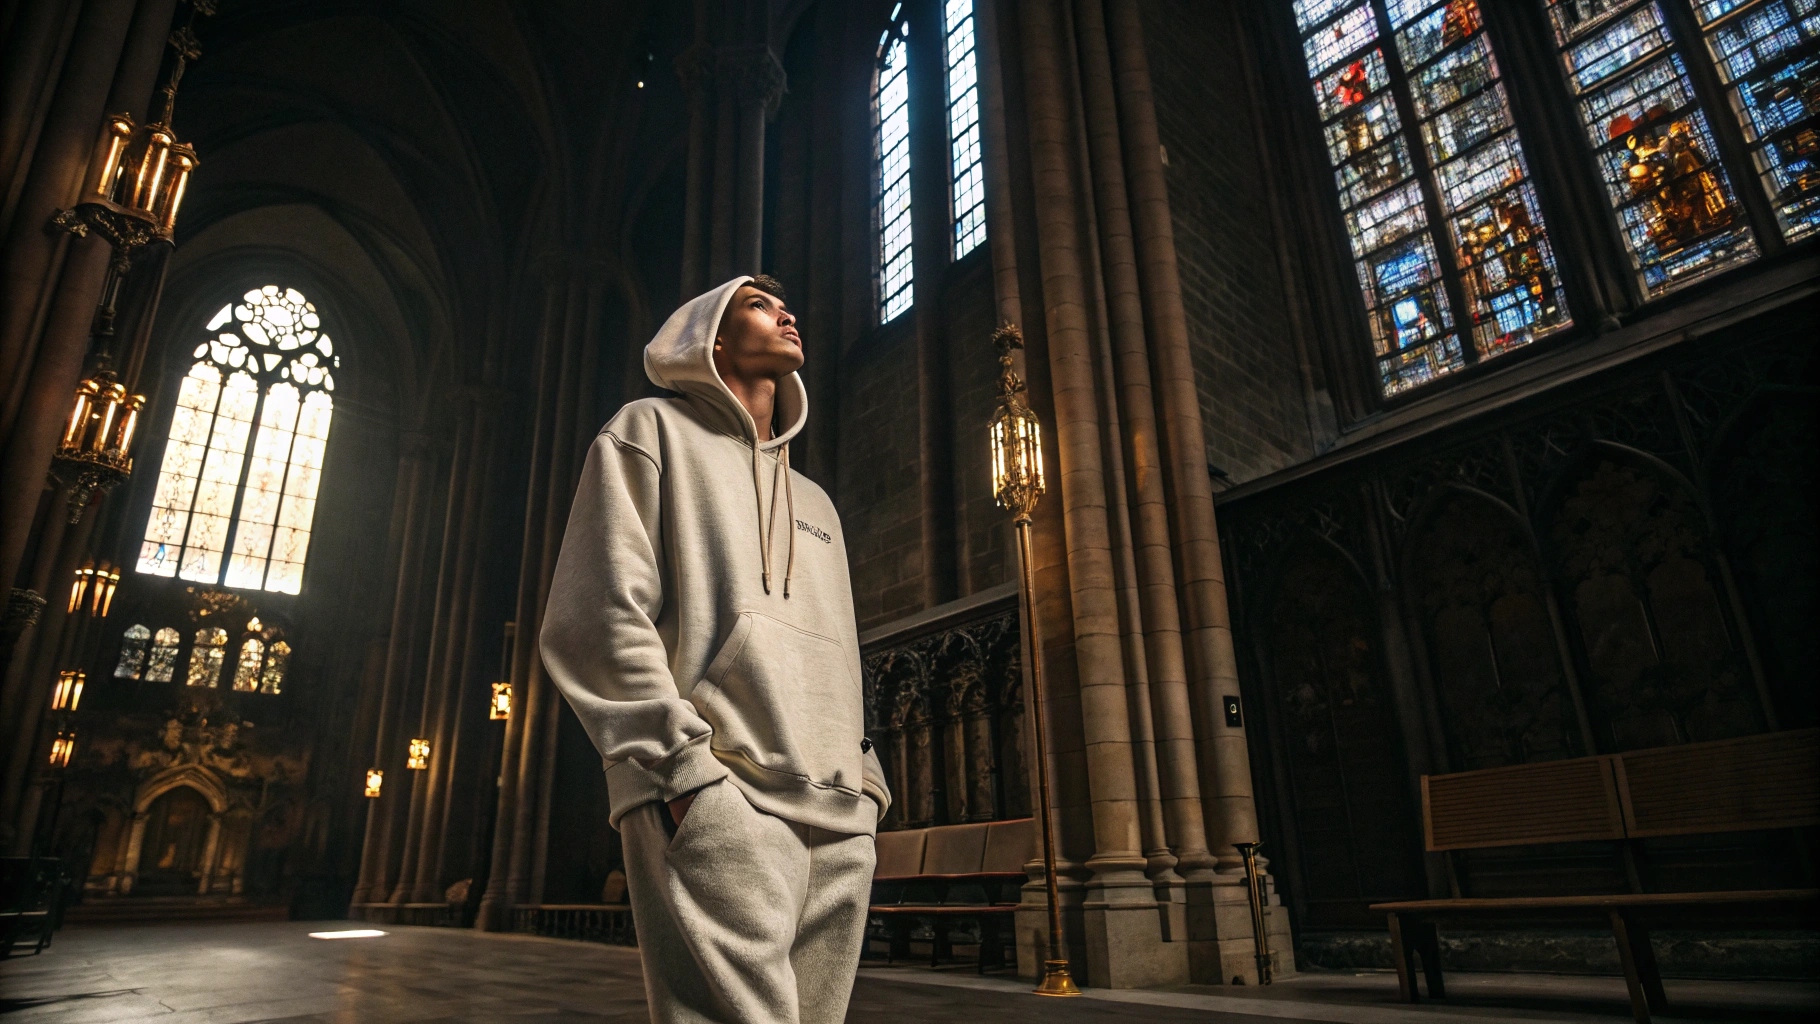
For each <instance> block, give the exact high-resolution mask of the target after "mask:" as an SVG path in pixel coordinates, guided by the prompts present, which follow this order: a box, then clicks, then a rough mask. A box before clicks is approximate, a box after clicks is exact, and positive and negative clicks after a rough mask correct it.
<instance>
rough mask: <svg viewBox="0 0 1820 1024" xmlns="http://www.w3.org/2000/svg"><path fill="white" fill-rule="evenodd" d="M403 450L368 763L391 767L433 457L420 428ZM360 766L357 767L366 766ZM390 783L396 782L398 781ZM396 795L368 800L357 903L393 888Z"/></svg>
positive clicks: (406, 439) (375, 899) (407, 438)
mask: <svg viewBox="0 0 1820 1024" xmlns="http://www.w3.org/2000/svg"><path fill="white" fill-rule="evenodd" d="M401 448H402V449H403V452H402V455H401V457H400V460H399V471H398V483H397V485H396V488H395V491H394V493H395V497H394V499H393V503H392V509H393V512H392V514H393V517H394V521H395V522H397V523H399V524H400V525H399V527H398V530H397V536H398V538H399V542H398V547H397V551H396V554H395V556H394V557H395V559H396V562H397V566H398V568H397V572H396V583H395V587H394V590H393V594H392V623H391V630H390V635H389V636H388V637H387V639H386V655H385V669H384V674H383V676H382V682H381V687H380V698H379V714H378V716H377V723H376V725H375V727H374V730H373V760H372V762H371V763H370V767H376V768H379V769H381V770H385V771H387V777H388V778H391V777H392V773H391V771H390V769H389V766H390V765H392V764H393V762H394V756H395V751H393V750H392V749H391V746H392V737H393V734H394V733H395V732H396V731H397V723H398V722H399V721H400V720H401V719H402V717H403V715H404V707H403V706H402V705H403V702H404V686H405V666H406V664H407V662H408V661H409V654H408V646H409V639H408V637H409V634H410V631H411V615H412V612H413V609H414V601H413V600H412V596H413V595H414V594H415V592H416V585H417V579H416V577H417V571H418V570H417V561H418V559H417V555H418V535H419V533H420V532H421V529H422V518H423V514H424V509H423V508H422V505H424V504H426V503H427V498H426V491H427V489H428V487H427V481H426V476H427V475H428V466H427V465H426V463H427V462H428V458H429V451H428V449H429V445H428V439H427V438H425V437H423V436H422V435H421V434H406V435H405V436H404V438H403V439H402V444H401ZM364 767H366V766H361V767H360V768H357V770H361V771H364ZM398 781H401V780H394V781H393V782H392V783H391V785H393V786H394V787H395V786H396V785H397V782H398ZM396 799H397V794H396V792H395V791H394V792H389V793H388V792H387V790H386V788H385V787H384V786H381V788H380V796H379V797H378V798H377V799H368V800H367V802H366V803H367V814H366V831H365V836H364V838H363V839H362V841H361V850H360V874H359V878H358V881H356V882H355V884H354V896H353V900H352V902H353V903H355V904H362V903H374V902H380V901H382V900H383V899H384V898H385V894H386V893H387V892H389V891H390V889H389V885H388V875H387V867H388V865H387V864H386V856H385V842H384V840H385V832H386V827H387V823H388V821H389V818H390V814H389V812H390V809H391V808H390V804H391V802H392V801H395V800H396Z"/></svg>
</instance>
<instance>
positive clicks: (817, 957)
mask: <svg viewBox="0 0 1820 1024" xmlns="http://www.w3.org/2000/svg"><path fill="white" fill-rule="evenodd" d="M619 831H620V837H621V839H622V841H623V845H624V849H625V855H626V882H627V888H628V889H629V891H630V894H631V898H632V918H633V921H634V922H635V923H636V925H637V928H638V947H639V954H640V956H641V957H643V959H644V968H645V997H646V999H647V1000H648V1001H649V1002H650V1006H651V1020H652V1021H653V1022H654V1024H707V1022H712V1024H836V1022H839V1021H841V1020H844V1019H845V1018H846V1015H847V999H848V997H849V996H850V995H852V993H853V978H854V974H855V972H856V971H857V970H858V968H859V954H860V943H861V940H862V938H863V936H864V932H865V927H866V906H867V901H868V897H869V896H870V891H871V885H872V867H873V862H874V859H875V853H874V850H873V845H872V837H871V836H866V835H847V834H845V833H840V832H829V831H826V830H824V829H819V828H815V827H813V826H810V825H802V824H799V823H797V822H793V821H787V820H785V819H783V818H779V817H776V816H775V815H771V814H766V813H765V812H763V811H760V810H758V809H757V808H755V807H753V806H752V805H751V803H749V802H748V801H747V800H746V797H745V794H743V793H741V792H740V791H739V788H738V787H737V786H735V785H734V784H733V783H732V782H730V781H727V780H725V779H723V780H721V781H719V782H715V783H713V784H711V785H709V786H707V787H706V788H704V789H702V790H700V791H699V792H698V793H697V794H696V797H695V803H694V805H693V806H691V807H690V809H689V812H688V813H687V814H685V815H684V816H683V820H682V824H681V825H679V826H677V827H676V829H675V834H674V835H671V829H670V817H669V811H668V810H667V809H666V808H665V807H664V805H663V804H660V803H648V804H644V805H642V806H639V807H634V808H633V809H632V810H630V811H628V812H626V815H625V817H623V818H621V819H620V823H619Z"/></svg>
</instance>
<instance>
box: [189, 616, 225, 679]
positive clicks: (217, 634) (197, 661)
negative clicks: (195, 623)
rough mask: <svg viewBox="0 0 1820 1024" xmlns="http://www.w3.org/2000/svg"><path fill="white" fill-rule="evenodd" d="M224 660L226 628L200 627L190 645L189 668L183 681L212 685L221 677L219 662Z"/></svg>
mask: <svg viewBox="0 0 1820 1024" xmlns="http://www.w3.org/2000/svg"><path fill="white" fill-rule="evenodd" d="M226 660H227V630H225V629H222V628H221V627H220V626H204V627H202V628H201V629H199V630H197V631H196V642H195V644H194V645H193V646H191V647H190V668H189V672H188V673H187V674H186V675H185V677H184V682H185V683H186V684H188V685H190V686H214V685H215V683H216V682H217V681H218V680H219V679H220V678H221V663H222V662H223V661H226Z"/></svg>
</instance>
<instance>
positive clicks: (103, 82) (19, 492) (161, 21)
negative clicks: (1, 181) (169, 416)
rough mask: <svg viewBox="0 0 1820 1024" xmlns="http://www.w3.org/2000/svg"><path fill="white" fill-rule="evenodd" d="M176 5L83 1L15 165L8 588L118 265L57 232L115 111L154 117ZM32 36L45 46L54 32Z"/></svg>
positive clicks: (2, 272)
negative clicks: (150, 104)
mask: <svg viewBox="0 0 1820 1024" xmlns="http://www.w3.org/2000/svg"><path fill="white" fill-rule="evenodd" d="M53 6H54V5H53ZM174 8H175V0H90V2H89V3H86V4H84V5H83V8H82V14H81V16H80V18H79V19H78V21H77V22H76V25H75V30H74V35H73V36H72V37H71V42H70V45H69V49H68V56H67V59H66V60H65V61H64V63H63V68H62V75H61V76H60V77H59V79H58V80H57V84H56V87H55V92H54V93H53V94H52V95H51V99H50V103H49V106H48V108H47V109H46V110H45V113H44V120H43V126H42V128H41V130H40V133H39V136H38V140H37V144H36V145H35V146H34V147H32V148H31V152H30V154H29V159H28V158H27V156H26V154H25V152H24V146H23V144H21V146H20V150H19V154H20V155H19V156H18V157H15V158H14V159H15V161H16V163H15V166H14V169H13V172H12V173H13V178H14V179H15V180H16V181H18V183H19V191H18V193H17V194H18V196H19V198H18V201H17V205H16V206H15V207H14V208H13V209H12V211H11V217H10V219H9V220H8V221H7V222H6V223H5V235H4V239H3V240H0V580H3V581H8V582H9V583H10V581H12V580H13V579H14V577H15V576H16V574H17V573H18V570H19V565H20V562H21V560H22V558H23V557H24V552H25V545H26V542H27V539H28V538H29V537H30V535H31V532H32V521H33V518H34V516H35V514H36V512H37V509H38V506H39V497H40V495H41V494H42V492H43V490H44V486H45V474H46V472H47V471H48V470H49V468H50V460H51V453H52V452H53V451H54V450H55V448H56V441H57V437H58V434H59V432H60V431H61V429H62V426H63V418H64V416H65V415H66V413H67V412H68V408H69V405H70V402H71V401H72V400H73V396H74V393H75V392H74V389H75V386H76V383H77V381H78V380H79V379H80V378H81V373H82V362H83V357H84V355H85V354H86V353H87V350H88V341H89V326H90V322H91V320H92V318H93V315H94V311H95V306H96V304H97V303H98V302H99V300H100V297H101V287H102V281H103V276H104V274H105V272H106V267H107V260H108V247H107V243H106V242H104V241H103V240H101V239H100V238H98V237H89V238H77V239H72V238H70V237H69V236H68V235H65V234H63V233H62V232H53V231H48V230H47V225H48V224H49V221H50V219H51V218H52V216H53V215H55V213H56V212H57V211H58V210H60V209H64V208H67V207H68V206H69V205H71V204H72V203H73V202H74V201H75V199H76V196H77V194H78V193H79V191H80V189H81V186H82V182H83V179H84V178H85V177H86V174H87V171H88V163H89V158H90V155H91V151H92V148H93V146H94V143H95V139H96V138H97V137H98V135H99V132H100V127H101V120H102V117H103V115H104V114H106V113H107V112H108V111H107V107H108V105H110V104H114V105H120V104H127V105H132V104H137V107H136V108H135V109H131V111H130V112H132V113H134V114H135V115H136V116H139V115H142V114H143V113H144V106H145V104H146V102H147V100H149V98H150V95H151V88H152V82H153V79H154V78H155V76H156V75H157V71H158V62H159V57H160V54H161V51H162V48H163V42H164V37H165V35H166V33H168V32H169V31H170V25H171V15H172V12H173V10H174ZM20 17H21V18H26V16H25V15H21V16H20ZM20 27H21V29H22V30H24V29H28V28H31V27H32V23H31V21H30V19H29V18H28V19H27V20H26V21H22V22H21V24H20ZM33 31H34V32H36V34H37V36H38V38H40V39H43V38H45V37H46V33H47V32H48V31H49V30H48V29H46V28H44V27H42V26H39V27H37V28H36V29H33ZM9 109H10V108H9ZM28 109H29V108H28ZM11 130H12V129H11V128H10V127H9V129H8V131H9V132H10V131H11ZM28 164H29V166H28ZM10 184H11V182H9V185H10ZM11 194H12V193H11V192H9V193H8V195H9V199H8V202H9V203H10V202H11V199H10V196H11Z"/></svg>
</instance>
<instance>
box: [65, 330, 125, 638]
mask: <svg viewBox="0 0 1820 1024" xmlns="http://www.w3.org/2000/svg"><path fill="white" fill-rule="evenodd" d="M144 408H145V396H144V395H129V394H127V393H126V387H125V385H123V384H121V383H120V381H119V378H117V377H115V376H114V372H113V371H112V370H110V369H108V368H107V367H106V365H105V364H103V365H102V366H101V367H100V368H98V369H97V370H96V372H95V373H94V374H93V375H92V376H90V377H89V378H88V379H87V380H84V381H83V382H82V383H81V384H79V385H77V386H76V401H75V404H74V406H73V407H72V408H71V409H70V414H69V418H68V419H67V420H65V421H64V425H63V438H62V440H60V441H59V442H58V443H57V450H56V452H55V453H54V454H53V456H52V460H53V461H54V462H55V463H56V466H57V468H58V469H59V470H60V471H62V474H61V475H63V476H64V477H65V478H67V480H68V481H69V484H70V497H69V508H70V522H72V523H75V522H80V521H81V519H82V510H83V509H84V508H86V507H87V506H88V502H89V497H90V496H91V495H92V494H94V492H95V491H97V490H106V489H107V488H109V487H112V486H114V485H115V484H118V483H119V482H120V481H122V480H125V479H126V478H127V477H128V476H129V475H131V474H132V472H133V456H132V448H133V435H134V433H136V432H137V431H138V429H139V413H140V411H141V410H142V409H144ZM116 579H118V578H117V577H116ZM110 597H111V594H110ZM72 610H74V609H73V608H72Z"/></svg>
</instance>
